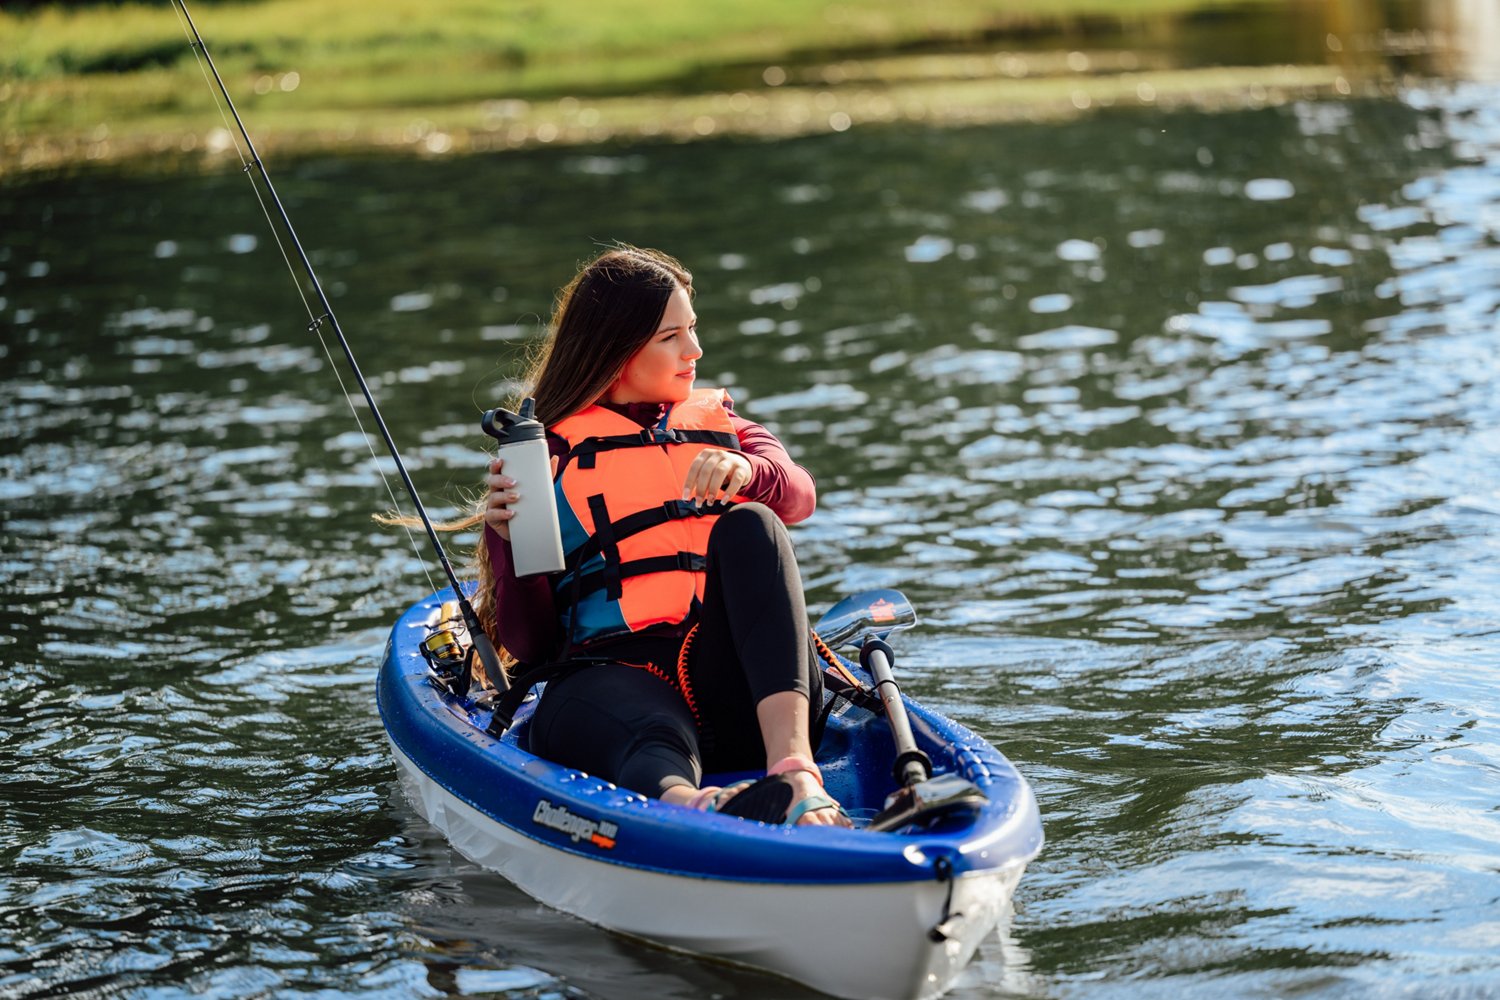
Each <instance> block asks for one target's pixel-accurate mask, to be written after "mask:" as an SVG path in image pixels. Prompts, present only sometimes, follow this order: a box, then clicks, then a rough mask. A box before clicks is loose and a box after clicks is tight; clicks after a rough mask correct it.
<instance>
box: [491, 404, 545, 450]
mask: <svg viewBox="0 0 1500 1000" xmlns="http://www.w3.org/2000/svg"><path fill="white" fill-rule="evenodd" d="M535 412H536V400H535V399H533V398H532V397H530V396H528V397H526V399H525V400H524V401H523V402H522V403H521V412H520V413H512V412H511V411H510V410H506V409H502V408H500V407H496V408H495V409H493V410H489V411H487V412H486V413H485V415H484V416H483V417H481V418H480V421H479V426H480V427H482V428H484V432H485V433H486V434H488V435H489V436H490V437H492V438H494V439H495V440H496V441H499V442H500V443H501V444H502V445H505V444H516V443H517V442H520V441H542V440H545V439H546V437H547V429H546V428H545V427H543V426H542V424H541V421H539V420H537V419H535V418H534V417H532V414H533V413H535Z"/></svg>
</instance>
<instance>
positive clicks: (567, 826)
mask: <svg viewBox="0 0 1500 1000" xmlns="http://www.w3.org/2000/svg"><path fill="white" fill-rule="evenodd" d="M531 821H532V822H533V823H535V824H536V825H537V826H545V827H546V828H547V829H549V830H556V831H557V832H558V833H566V834H567V835H568V836H569V837H572V838H573V843H575V844H576V843H578V842H579V841H581V840H586V841H588V842H589V843H591V844H593V845H594V846H595V847H602V848H604V849H605V850H606V851H608V850H613V849H614V846H615V837H616V836H617V835H618V834H619V832H620V828H619V827H618V826H616V825H615V824H613V823H607V822H605V821H604V820H602V819H588V818H586V817H584V816H579V815H578V814H577V813H572V812H569V811H568V810H567V808H566V807H564V806H555V805H553V804H552V803H550V802H548V801H547V800H546V799H541V800H540V801H538V802H537V804H536V811H535V812H533V813H532V814H531Z"/></svg>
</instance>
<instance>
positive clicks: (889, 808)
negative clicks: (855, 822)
mask: <svg viewBox="0 0 1500 1000" xmlns="http://www.w3.org/2000/svg"><path fill="white" fill-rule="evenodd" d="M988 801H989V796H987V795H985V794H984V792H983V791H981V790H980V788H979V786H978V785H976V784H974V783H973V782H972V781H969V780H968V779H967V778H960V777H959V776H958V775H956V774H940V775H938V776H937V777H935V778H928V779H927V780H926V781H922V782H918V783H917V784H915V785H907V786H906V787H905V788H898V789H896V790H895V791H894V792H892V793H891V794H890V796H889V797H888V798H887V799H886V800H885V808H884V809H882V810H881V812H880V815H878V816H876V817H875V818H874V819H873V820H871V821H870V826H869V829H871V830H874V831H876V832H884V831H888V830H899V829H901V828H902V827H903V826H910V825H912V824H913V823H926V822H930V821H932V820H935V819H937V818H938V817H941V816H948V815H952V814H955V813H974V812H978V811H979V810H980V809H982V808H983V807H984V804H985V803H986V802H988Z"/></svg>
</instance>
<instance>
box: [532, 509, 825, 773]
mask: <svg viewBox="0 0 1500 1000" xmlns="http://www.w3.org/2000/svg"><path fill="white" fill-rule="evenodd" d="M707 571H708V580H707V583H706V584H705V586H704V593H703V605H702V607H701V609H700V610H699V611H698V613H697V615H696V616H695V620H696V621H697V623H698V630H697V632H695V633H694V635H693V641H692V646H691V648H690V650H689V655H688V668H687V672H688V678H689V689H690V690H691V693H692V697H693V702H694V707H695V708H696V709H697V719H696V721H695V719H694V715H693V712H692V711H691V710H690V709H689V707H688V704H687V701H686V700H685V699H684V698H683V696H682V694H680V693H679V692H678V691H677V689H676V688H675V687H673V686H672V685H671V684H670V683H669V682H668V681H666V680H663V679H662V678H661V677H659V676H657V675H656V673H655V672H653V671H651V670H645V669H641V668H640V667H639V666H627V665H626V664H642V663H649V664H652V665H654V666H655V667H656V668H658V670H660V671H662V672H664V673H665V674H666V675H667V676H674V675H675V673H676V665H677V655H678V651H679V649H680V648H681V645H682V639H681V638H680V637H675V636H661V635H639V636H629V637H626V638H624V639H620V640H616V641H614V642H610V643H607V644H604V643H601V644H599V645H598V646H597V647H591V648H590V649H589V653H590V654H591V655H604V656H609V657H612V658H615V659H618V660H619V661H621V662H619V663H607V664H601V665H597V666H589V667H583V668H581V669H579V670H576V671H574V672H572V673H569V674H565V675H564V676H562V677H561V678H559V679H557V680H554V681H552V682H550V683H549V684H548V685H547V688H546V693H545V694H544V695H543V696H542V702H541V704H540V705H538V706H537V710H536V715H535V716H534V717H533V719H532V723H531V735H530V743H531V750H532V752H534V753H536V754H538V755H540V756H542V757H546V758H547V759H549V760H553V761H556V762H558V763H560V764H566V765H568V766H569V767H576V768H578V769H580V770H583V771H587V772H588V773H590V774H593V775H597V776H598V777H601V778H604V779H605V780H607V781H612V782H614V783H615V784H617V785H619V786H620V787H622V788H628V789H630V790H631V791H636V792H642V793H644V794H647V795H652V796H659V795H661V793H662V792H664V791H666V790H667V789H669V788H672V787H673V786H676V785H687V786H690V787H693V788H696V787H698V784H699V782H700V781H701V780H702V778H703V772H704V771H705V770H707V771H734V770H751V769H756V768H761V767H764V766H765V762H766V761H765V745H764V743H763V742H762V741H761V735H760V724H759V721H758V720H757V717H756V714H755V707H756V706H757V705H758V704H759V703H760V702H761V701H762V700H763V699H764V698H766V697H767V696H769V695H773V694H777V693H780V692H783V691H799V692H801V693H802V694H805V695H807V697H808V701H809V706H810V707H809V711H808V716H809V718H812V717H815V716H816V714H817V710H818V709H819V708H821V706H822V704H823V677H822V673H821V671H820V669H819V668H818V667H817V666H816V664H817V658H816V655H815V653H814V651H813V649H812V645H811V640H810V637H809V633H808V628H807V609H806V605H805V604H804V603H803V600H802V579H801V576H800V575H799V574H798V572H797V560H796V557H795V556H794V555H793V553H792V543H791V539H789V538H788V537H787V533H786V528H785V527H784V526H783V525H782V523H781V521H780V519H779V518H777V517H776V515H775V514H773V513H772V512H771V510H770V508H768V507H766V506H765V505H764V504H758V503H745V504H740V505H739V506H737V507H735V508H733V509H732V510H730V511H729V512H728V513H726V514H724V515H722V516H721V517H720V518H719V520H718V522H717V523H716V524H715V525H714V529H713V531H712V532H710V533H709V538H708V569H707Z"/></svg>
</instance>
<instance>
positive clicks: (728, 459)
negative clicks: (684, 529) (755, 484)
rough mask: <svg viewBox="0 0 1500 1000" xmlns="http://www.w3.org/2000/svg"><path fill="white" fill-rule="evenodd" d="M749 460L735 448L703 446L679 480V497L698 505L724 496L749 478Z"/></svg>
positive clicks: (734, 491) (726, 496) (733, 491)
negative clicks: (685, 475) (733, 449)
mask: <svg viewBox="0 0 1500 1000" xmlns="http://www.w3.org/2000/svg"><path fill="white" fill-rule="evenodd" d="M750 475H751V472H750V460H749V459H748V458H746V457H745V456H744V455H742V454H740V453H739V452H737V451H726V450H724V449H723V448H705V449H703V450H702V451H700V452H699V453H698V457H697V458H695V459H693V464H692V465H690V466H689V467H688V474H687V480H686V481H685V482H684V483H683V484H682V499H684V500H692V501H693V502H694V503H695V504H696V505H697V506H699V507H701V506H703V505H704V504H706V503H713V502H714V501H715V500H727V499H728V498H730V497H732V496H734V495H735V494H736V493H738V492H739V491H740V490H742V489H744V488H745V486H746V485H747V484H748V483H749V482H750Z"/></svg>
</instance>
